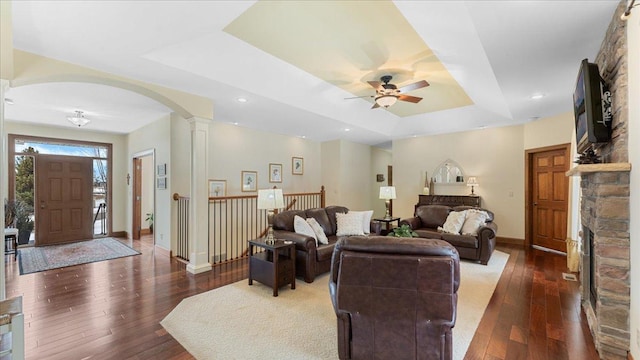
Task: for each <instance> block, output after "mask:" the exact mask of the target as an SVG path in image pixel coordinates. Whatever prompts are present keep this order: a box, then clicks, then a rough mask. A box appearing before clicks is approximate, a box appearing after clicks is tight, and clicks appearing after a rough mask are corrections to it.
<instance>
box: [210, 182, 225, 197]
mask: <svg viewBox="0 0 640 360" xmlns="http://www.w3.org/2000/svg"><path fill="white" fill-rule="evenodd" d="M221 196H227V181H226V180H209V197H210V198H212V197H221Z"/></svg>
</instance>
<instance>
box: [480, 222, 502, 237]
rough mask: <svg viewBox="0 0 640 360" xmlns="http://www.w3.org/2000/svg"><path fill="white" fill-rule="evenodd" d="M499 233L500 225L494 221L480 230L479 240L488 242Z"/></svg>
mask: <svg viewBox="0 0 640 360" xmlns="http://www.w3.org/2000/svg"><path fill="white" fill-rule="evenodd" d="M497 232H498V225H496V223H494V222H493V221H492V222H490V223H487V224H486V225H485V226H482V227H481V228H480V229H478V240H482V239H484V240H488V239H492V238H495V237H496V233H497Z"/></svg>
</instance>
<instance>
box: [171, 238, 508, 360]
mask: <svg viewBox="0 0 640 360" xmlns="http://www.w3.org/2000/svg"><path fill="white" fill-rule="evenodd" d="M508 258H509V255H508V254H505V253H502V252H500V251H495V252H494V254H493V256H492V257H491V260H490V261H489V265H487V266H484V265H480V264H474V263H469V262H466V261H462V262H460V288H459V290H458V314H457V315H458V316H457V320H456V326H455V328H454V329H453V347H454V356H453V357H454V359H462V358H464V355H465V353H466V351H467V348H468V347H469V344H470V343H471V339H472V338H473V335H474V333H475V331H476V328H477V327H478V324H479V323H480V319H481V318H482V315H483V313H484V310H485V308H486V307H487V304H488V303H489V299H490V298H491V295H492V294H493V291H494V289H495V287H496V284H497V283H498V280H499V279H500V275H501V274H502V271H503V270H504V266H505V264H506V263H507V260H508ZM328 281H329V276H328V274H325V275H323V276H321V277H318V278H316V280H315V281H314V282H313V283H311V284H307V283H305V282H303V281H296V289H295V290H291V289H290V287H289V286H287V287H282V288H281V289H280V291H279V296H278V297H273V296H272V290H271V288H269V287H267V286H264V285H261V284H260V283H258V282H254V285H252V286H249V285H248V283H247V280H243V281H239V282H237V283H234V284H231V285H227V286H224V287H221V288H218V289H215V290H211V291H208V292H206V293H202V294H199V295H195V296H192V297H189V298H186V299H184V300H182V302H180V304H178V306H176V308H175V309H173V311H171V313H169V315H167V317H165V318H164V319H163V320H162V321H161V322H160V324H162V326H163V327H164V328H165V329H166V330H167V331H168V332H169V333H170V334H171V335H172V336H173V337H174V338H175V339H176V340H177V341H178V342H179V343H180V344H181V345H182V346H184V348H185V349H187V351H188V352H189V353H191V355H193V356H194V357H195V358H196V359H200V360H205V359H207V360H208V359H337V358H338V348H337V340H336V338H337V335H336V316H335V313H334V311H333V307H332V305H331V299H330V298H329V287H328Z"/></svg>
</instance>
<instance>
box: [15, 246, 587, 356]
mask: <svg viewBox="0 0 640 360" xmlns="http://www.w3.org/2000/svg"><path fill="white" fill-rule="evenodd" d="M149 239H150V238H149V237H143V239H142V240H141V241H137V240H136V241H131V240H124V239H123V240H122V241H123V242H124V243H126V244H128V245H130V246H132V247H133V248H135V249H136V250H139V251H141V252H142V255H140V256H131V257H127V258H120V259H115V260H110V261H104V262H99V263H92V264H85V265H79V266H72V267H69V268H65V269H57V270H52V271H46V272H41V273H36V274H29V275H23V276H20V275H19V272H18V265H17V263H16V262H14V261H13V258H12V257H11V259H9V256H7V258H6V259H7V267H6V277H7V296H8V297H13V296H18V295H22V296H23V307H24V314H25V336H26V358H27V359H53V360H56V359H64V360H68V359H192V357H191V356H190V355H189V354H188V353H187V352H186V351H185V350H184V348H183V347H182V346H181V345H180V344H179V343H178V342H177V341H175V340H174V339H173V338H172V337H171V335H169V334H168V333H167V332H166V331H165V330H164V329H163V328H162V326H160V324H159V322H160V321H161V320H162V319H163V318H164V317H165V316H166V315H167V314H168V313H169V312H170V311H171V310H172V309H173V308H174V307H175V306H176V305H177V304H178V303H179V302H180V300H182V299H183V298H185V297H188V296H191V295H195V294H198V293H201V292H205V291H208V290H210V289H214V288H217V287H220V286H224V285H226V284H230V283H233V282H236V281H240V280H242V279H246V277H247V266H246V262H238V263H235V264H230V265H222V266H216V267H214V270H213V271H210V272H207V273H203V274H199V275H195V276H193V275H189V274H187V273H186V270H185V267H186V266H185V265H184V264H183V263H180V262H178V261H176V260H171V261H170V260H169V259H167V258H166V256H164V255H156V254H154V252H153V246H152V245H151V243H150V241H149ZM498 249H499V250H501V251H504V252H508V253H510V254H511V256H510V258H509V261H508V263H507V266H506V268H505V271H504V272H503V274H502V277H501V279H500V282H499V283H498V286H497V288H496V291H495V293H494V295H493V297H492V299H491V302H490V304H489V306H488V307H487V310H486V311H485V314H484V316H483V318H482V321H481V323H480V326H479V327H478V331H477V332H476V334H475V337H474V339H473V341H472V343H471V346H470V347H469V351H468V352H467V356H466V359H487V360H489V359H491V360H493V359H554V360H555V359H597V358H598V357H597V353H596V351H595V348H594V345H593V340H592V338H591V334H590V333H589V329H588V326H587V324H586V318H585V316H584V314H583V313H582V312H581V310H580V304H579V302H580V300H579V299H580V296H579V294H578V283H577V282H570V281H565V280H563V279H562V272H563V271H566V267H565V266H566V259H565V258H564V257H562V256H558V255H555V254H549V253H544V252H541V251H538V250H531V251H529V252H525V251H524V250H522V249H520V248H516V247H512V246H499V247H498ZM454 336H455V330H454Z"/></svg>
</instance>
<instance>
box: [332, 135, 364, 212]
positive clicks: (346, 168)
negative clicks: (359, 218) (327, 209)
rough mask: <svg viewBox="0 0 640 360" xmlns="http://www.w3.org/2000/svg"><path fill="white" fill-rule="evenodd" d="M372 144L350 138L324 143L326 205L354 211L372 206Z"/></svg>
mask: <svg viewBox="0 0 640 360" xmlns="http://www.w3.org/2000/svg"><path fill="white" fill-rule="evenodd" d="M371 171H372V170H371V147H370V146H369V145H363V144H357V143H353V142H350V141H344V140H335V141H329V142H324V143H322V179H323V183H324V184H331V185H325V187H326V189H327V205H342V206H346V207H347V208H349V209H351V210H370V209H371V206H372V204H371V196H370V194H371V188H372V184H373V183H375V178H372V177H371Z"/></svg>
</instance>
